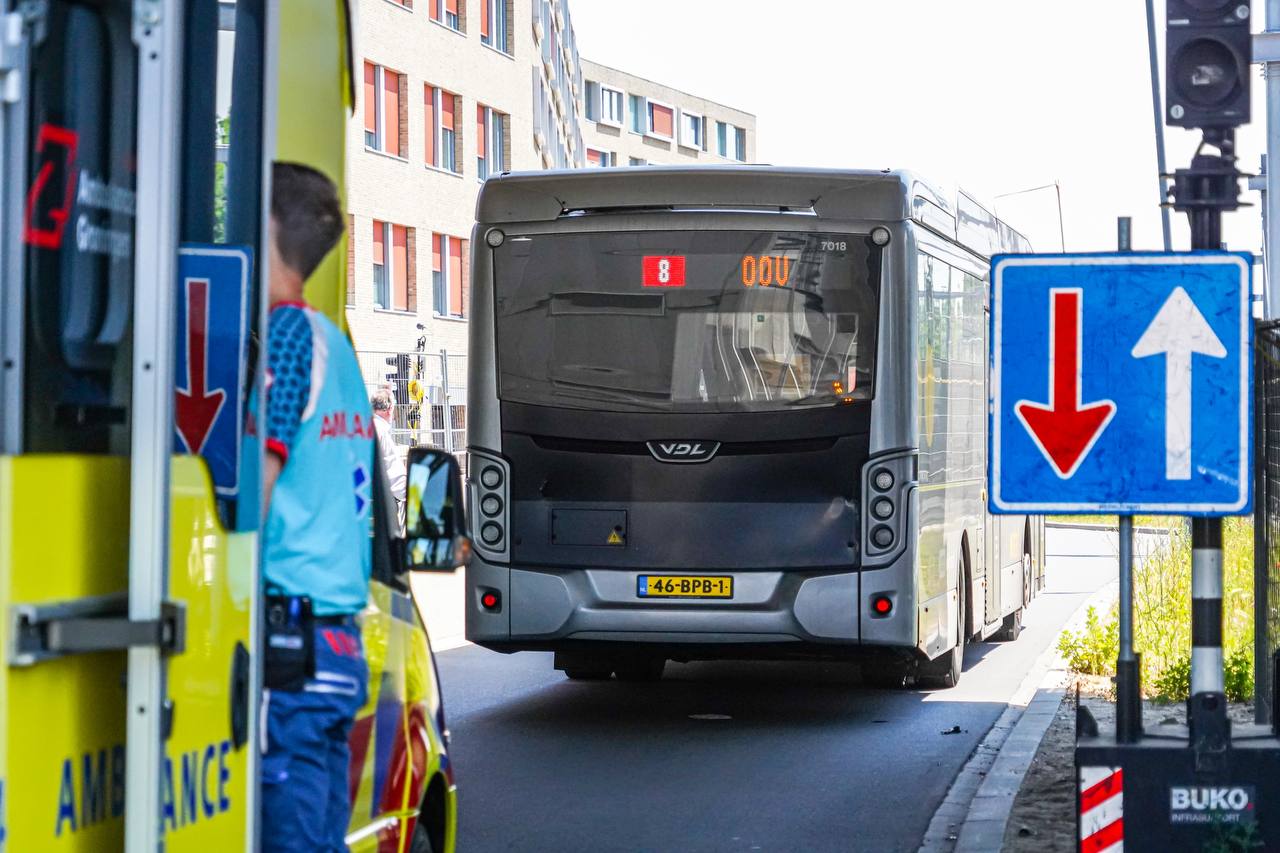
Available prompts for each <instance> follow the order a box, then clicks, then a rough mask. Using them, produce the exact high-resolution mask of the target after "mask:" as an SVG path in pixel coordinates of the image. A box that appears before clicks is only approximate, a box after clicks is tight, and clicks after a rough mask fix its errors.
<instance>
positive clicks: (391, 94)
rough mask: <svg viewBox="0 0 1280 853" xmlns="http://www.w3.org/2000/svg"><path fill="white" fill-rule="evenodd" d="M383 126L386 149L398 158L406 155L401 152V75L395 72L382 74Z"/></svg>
mask: <svg viewBox="0 0 1280 853" xmlns="http://www.w3.org/2000/svg"><path fill="white" fill-rule="evenodd" d="M382 96H383V108H382V124H383V127H384V128H386V139H385V140H384V141H383V147H384V149H385V150H386V151H387V152H388V153H391V154H394V155H396V156H397V157H399V156H401V155H403V154H404V152H403V151H401V150H400V75H399V74H397V73H396V72H394V71H386V70H384V71H383V72H382Z"/></svg>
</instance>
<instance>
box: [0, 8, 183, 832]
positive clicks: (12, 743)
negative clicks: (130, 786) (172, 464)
mask: <svg viewBox="0 0 1280 853" xmlns="http://www.w3.org/2000/svg"><path fill="white" fill-rule="evenodd" d="M133 5H134V4H133V3H131V2H130V0H116V2H96V3H85V2H70V0H49V2H45V3H18V2H14V0H2V2H0V193H2V194H3V198H0V350H2V351H3V355H4V359H3V364H2V366H0V395H2V397H0V413H2V415H0V417H2V420H3V432H2V441H0V618H2V619H3V620H4V630H3V631H0V786H2V787H0V795H2V796H0V848H2V849H6V850H12V851H25V850H42V851H46V850H47V851H95V853H96V851H113V850H120V849H122V848H123V841H124V817H123V815H124V811H125V798H126V786H125V766H126V765H125V758H126V738H125V730H126V721H125V718H126V714H125V707H126V704H125V702H126V679H127V675H126V671H127V668H126V654H127V653H126V651H125V649H126V648H127V647H129V646H131V645H134V646H136V647H137V648H148V649H150V650H154V651H155V652H156V653H157V654H158V652H159V641H160V640H161V637H160V636H159V631H158V630H156V629H158V628H159V627H160V625H159V623H158V622H157V621H151V622H150V623H142V622H131V621H130V619H129V616H130V613H129V599H128V592H129V561H130V526H129V525H130V499H131V498H130V495H131V492H130V474H131V472H130V465H131V460H130V451H131V433H130V427H129V425H130V422H131V420H132V419H133V417H134V415H136V414H137V411H136V408H135V400H134V391H135V388H134V385H135V382H134V370H133V368H134V361H133V354H134V346H133V340H132V331H133V326H132V308H133V305H134V304H135V299H134V288H135V283H136V274H137V270H136V263H137V244H136V228H135V224H136V207H137V201H136V199H137V195H136V192H137V167H138V162H139V159H138V156H137V143H136V140H137V95H138V89H137V73H138V48H137V45H136V43H135V42H134V39H133V25H134V17H133V15H134V9H133ZM170 636H171V637H172V636H175V635H174V634H173V633H170ZM151 674H152V675H154V670H153V671H152V673H151ZM146 710H147V711H148V713H149V712H150V711H152V710H155V706H154V705H148V706H147V709H146ZM156 743H157V744H158V738H157V740H156ZM153 778H154V777H153ZM152 838H153V840H154V831H153V832H152Z"/></svg>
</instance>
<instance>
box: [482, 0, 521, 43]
mask: <svg viewBox="0 0 1280 853" xmlns="http://www.w3.org/2000/svg"><path fill="white" fill-rule="evenodd" d="M513 2H514V0H480V41H482V42H483V43H485V44H487V45H489V47H492V48H494V49H495V50H500V51H502V52H503V53H507V54H509V53H511V52H512V51H511V33H510V31H509V29H508V23H509V22H510V21H511V20H512V13H513V12H514V11H515V10H514V9H512V8H511V6H512V3H513Z"/></svg>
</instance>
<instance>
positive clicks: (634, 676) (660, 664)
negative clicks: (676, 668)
mask: <svg viewBox="0 0 1280 853" xmlns="http://www.w3.org/2000/svg"><path fill="white" fill-rule="evenodd" d="M666 668H667V660H666V658H652V659H649V660H639V661H628V662H627V663H625V664H620V665H619V666H617V667H615V668H614V670H613V671H614V674H615V675H617V676H618V680H619V681H632V682H652V681H661V680H662V672H663V670H665V669H666Z"/></svg>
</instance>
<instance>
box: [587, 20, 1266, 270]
mask: <svg viewBox="0 0 1280 853" xmlns="http://www.w3.org/2000/svg"><path fill="white" fill-rule="evenodd" d="M1253 5H1254V7H1255V12H1254V16H1255V20H1254V29H1255V30H1257V29H1262V26H1261V24H1262V17H1263V3H1262V2H1260V0H1255V2H1254V4H1253ZM570 10H571V12H572V15H573V24H574V29H575V32H576V34H577V38H578V49H579V52H580V53H581V54H582V56H584V57H586V58H588V59H591V60H593V61H595V62H600V63H603V64H605V65H611V66H615V67H617V68H620V69H623V70H625V71H628V72H630V73H633V74H638V75H640V76H643V77H647V78H650V79H652V80H655V81H658V82H662V83H665V84H669V85H672V86H675V87H676V88H679V89H683V90H684V91H686V92H691V93H695V94H697V95H700V96H702V97H707V98H710V99H712V100H715V101H719V102H721V103H724V104H728V105H730V106H733V107H736V108H739V109H743V110H746V111H747V112H751V113H754V114H755V115H756V117H757V131H758V137H757V156H756V159H757V161H758V162H761V163H772V164H774V165H779V166H784V165H785V166H827V167H838V168H877V169H879V168H906V169H911V170H913V171H917V172H919V173H921V174H922V175H924V176H925V177H926V178H928V179H930V180H933V181H935V182H938V183H940V184H942V185H944V186H960V187H964V188H965V189H966V190H968V191H969V192H970V193H972V194H974V195H975V196H976V197H977V198H978V199H979V200H981V201H982V202H983V203H984V204H986V205H987V206H988V207H991V206H992V205H994V206H995V209H996V212H997V214H998V215H999V216H1000V217H1001V218H1002V219H1005V220H1007V221H1008V222H1009V223H1010V224H1011V225H1013V226H1014V227H1015V228H1017V229H1018V230H1020V231H1022V232H1023V233H1025V234H1027V235H1028V236H1029V237H1030V238H1031V240H1032V243H1033V244H1034V246H1035V248H1036V249H1037V250H1039V251H1058V249H1059V239H1060V234H1059V227H1058V226H1059V220H1058V208H1057V196H1056V193H1055V192H1054V191H1053V190H1052V189H1050V190H1042V191H1038V192H1033V193H1026V194H1023V195H1017V196H1013V197H1008V198H1000V199H997V198H996V196H998V195H1001V194H1004V193H1011V192H1017V191H1019V190H1024V189H1028V188H1031V187H1038V186H1042V185H1045V184H1054V183H1055V182H1056V183H1058V184H1059V186H1060V187H1061V192H1062V208H1063V215H1062V226H1063V227H1062V232H1063V233H1064V234H1065V242H1066V248H1067V250H1068V251H1111V250H1114V249H1115V248H1116V217H1118V216H1131V217H1133V228H1134V232H1133V233H1134V236H1133V243H1134V248H1135V249H1159V248H1161V231H1160V211H1159V201H1160V199H1159V185H1158V183H1157V174H1158V169H1157V167H1156V153H1155V135H1154V118H1153V116H1152V108H1151V78H1150V65H1149V58H1148V52H1147V23H1146V7H1145V3H1144V2H1143V0H1053V2H1050V0H785V2H779V0H645V2H644V3H643V4H640V3H624V2H621V0H570ZM1156 24H1157V33H1158V37H1159V38H1160V39H1161V41H1163V35H1164V0H1156ZM1160 50H1161V56H1162V57H1163V44H1161V46H1160ZM1161 74H1162V75H1163V59H1162V60H1161ZM1162 106H1163V99H1162ZM1265 116H1266V112H1265V88H1264V85H1263V81H1262V78H1261V73H1260V71H1257V70H1256V69H1255V77H1254V85H1253V117H1254V123H1253V125H1251V126H1249V127H1246V128H1243V129H1242V130H1241V131H1240V133H1239V136H1238V141H1237V152H1238V154H1239V157H1240V168H1241V170H1242V171H1245V172H1257V171H1258V170H1259V164H1260V159H1259V158H1260V156H1261V154H1262V153H1263V152H1264V151H1265V146H1266V141H1265ZM1165 138H1166V142H1167V146H1168V163H1169V168H1170V170H1172V169H1174V168H1178V167H1185V166H1188V165H1189V164H1190V161H1191V156H1192V154H1193V152H1194V150H1195V147H1196V145H1197V143H1198V142H1199V136H1198V134H1195V133H1194V132H1192V131H1185V130H1181V129H1178V128H1173V129H1168V130H1166V134H1165ZM1244 198H1245V200H1246V201H1251V202H1252V203H1253V204H1254V206H1253V207H1250V208H1242V209H1241V210H1240V211H1237V212H1235V213H1232V214H1227V216H1226V218H1225V220H1224V235H1225V239H1226V241H1227V243H1228V247H1229V248H1231V249H1236V250H1241V251H1253V252H1258V253H1260V252H1261V249H1262V220H1261V209H1260V208H1259V207H1258V206H1257V204H1258V202H1259V199H1258V196H1257V194H1256V193H1246V194H1245V196H1244ZM1171 217H1172V223H1173V238H1174V248H1175V249H1185V248H1187V247H1188V246H1189V236H1188V229H1187V226H1186V217H1185V215H1183V214H1177V213H1172V214H1171Z"/></svg>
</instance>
